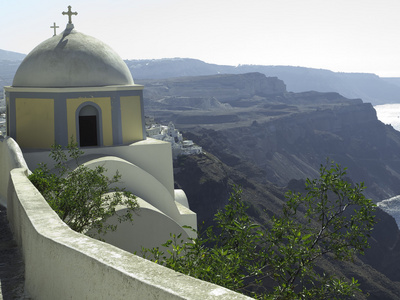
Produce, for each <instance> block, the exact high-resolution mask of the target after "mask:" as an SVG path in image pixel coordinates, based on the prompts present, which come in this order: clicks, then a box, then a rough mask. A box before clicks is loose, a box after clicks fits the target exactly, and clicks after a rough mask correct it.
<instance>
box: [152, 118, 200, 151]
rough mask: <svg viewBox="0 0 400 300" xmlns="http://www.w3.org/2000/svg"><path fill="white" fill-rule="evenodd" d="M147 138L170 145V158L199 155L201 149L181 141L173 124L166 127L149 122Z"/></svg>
mask: <svg viewBox="0 0 400 300" xmlns="http://www.w3.org/2000/svg"><path fill="white" fill-rule="evenodd" d="M146 134H147V136H148V137H151V138H153V139H157V140H160V141H165V142H169V143H171V148H172V156H173V157H174V158H177V157H178V156H179V155H193V154H201V153H202V148H201V147H200V146H197V145H195V144H194V143H193V141H191V140H183V137H182V134H181V133H180V132H179V131H178V130H177V129H176V128H175V125H174V123H172V122H169V124H168V126H165V125H161V124H154V123H152V124H151V122H149V123H148V124H147V126H146Z"/></svg>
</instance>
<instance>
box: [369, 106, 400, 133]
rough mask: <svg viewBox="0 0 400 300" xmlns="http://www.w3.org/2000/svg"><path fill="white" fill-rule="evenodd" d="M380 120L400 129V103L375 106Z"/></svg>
mask: <svg viewBox="0 0 400 300" xmlns="http://www.w3.org/2000/svg"><path fill="white" fill-rule="evenodd" d="M374 108H375V110H376V115H377V117H378V120H379V121H381V122H382V123H385V124H389V125H392V126H393V128H394V129H396V130H397V131H400V103H396V104H383V105H377V106H374Z"/></svg>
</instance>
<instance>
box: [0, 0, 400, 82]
mask: <svg viewBox="0 0 400 300" xmlns="http://www.w3.org/2000/svg"><path fill="white" fill-rule="evenodd" d="M68 5H71V6H72V11H77V12H78V15H77V16H73V23H74V25H75V29H76V30H78V31H80V32H83V33H85V34H88V35H91V36H93V37H96V38H98V39H100V40H102V41H103V42H105V43H107V44H109V45H110V46H111V47H112V48H113V49H114V50H116V51H117V52H118V53H119V54H120V55H121V57H122V58H124V59H144V58H170V57H185V58H196V59H200V60H203V61H206V62H209V63H217V64H227V65H238V64H261V65H290V66H303V67H312V68H322V69H329V70H332V71H337V72H366V73H375V74H377V75H379V76H382V77H388V76H396V77H400V37H399V30H400V0H240V1H239V0H238V1H236V0H201V1H200V0H185V1H183V0H79V1H78V0H69V1H63V0H57V1H55V0H0V49H3V50H10V51H15V52H21V53H28V52H29V51H30V50H32V49H33V48H34V47H35V46H36V45H37V44H39V43H40V42H42V41H43V40H45V39H47V38H50V37H51V36H52V35H53V29H51V28H50V26H51V25H53V22H56V23H57V25H59V26H60V28H59V29H58V33H60V32H61V31H62V30H64V29H65V25H66V23H67V21H68V17H67V16H63V15H62V14H61V12H62V11H66V10H67V6H68Z"/></svg>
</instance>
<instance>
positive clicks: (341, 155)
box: [187, 103, 400, 201]
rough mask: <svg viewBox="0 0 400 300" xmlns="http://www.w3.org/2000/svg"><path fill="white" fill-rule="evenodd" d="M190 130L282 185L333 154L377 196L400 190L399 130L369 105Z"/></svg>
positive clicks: (236, 163)
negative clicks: (245, 124)
mask: <svg viewBox="0 0 400 300" xmlns="http://www.w3.org/2000/svg"><path fill="white" fill-rule="evenodd" d="M187 134H189V135H188V138H191V139H194V140H195V141H196V142H197V143H199V145H201V146H202V147H203V148H204V149H206V150H207V149H210V151H211V152H212V153H214V154H215V155H217V156H218V157H219V158H220V159H221V160H222V161H224V162H226V163H227V164H228V165H230V166H232V167H235V168H238V169H239V170H240V169H241V165H240V164H241V162H242V160H246V161H249V162H252V163H253V164H254V165H255V166H257V167H258V168H259V169H260V170H261V171H262V172H263V174H264V176H263V178H262V179H263V180H267V181H269V182H272V183H274V184H277V185H279V186H285V185H287V183H288V182H289V181H290V180H291V179H301V178H303V179H304V178H307V177H310V178H312V177H315V176H316V175H317V174H318V169H319V166H320V164H321V163H324V162H325V161H326V159H327V158H330V159H332V160H334V161H335V162H337V163H340V164H341V165H342V166H345V167H348V169H349V176H350V177H351V178H352V179H353V180H354V181H357V182H361V181H363V182H365V184H366V185H367V187H368V189H367V195H368V196H370V197H372V198H373V199H374V200H375V201H379V200H382V199H385V198H387V197H390V196H393V195H396V194H400V152H399V151H398V150H399V148H400V133H399V132H397V131H395V130H394V129H393V128H391V127H390V126H386V125H384V124H383V123H381V122H380V121H378V120H377V118H376V112H375V110H374V109H373V107H372V106H371V105H370V104H363V103H360V104H354V105H345V106H338V107H334V108H329V109H315V110H314V111H310V112H305V113H296V114H290V115H288V116H284V117H281V118H278V119H274V120H270V121H266V122H259V121H255V122H253V123H252V125H251V126H244V127H235V128H231V129H225V130H218V131H214V130H213V129H205V128H195V129H190V130H187ZM234 157H237V158H239V157H240V158H241V159H240V160H235V159H233V158H234ZM249 176H251V174H249ZM257 178H258V180H260V179H261V178H260V177H259V176H257Z"/></svg>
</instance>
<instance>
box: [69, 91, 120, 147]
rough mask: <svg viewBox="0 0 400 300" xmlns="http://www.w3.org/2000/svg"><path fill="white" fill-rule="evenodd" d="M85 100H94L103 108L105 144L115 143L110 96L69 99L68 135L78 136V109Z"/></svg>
mask: <svg viewBox="0 0 400 300" xmlns="http://www.w3.org/2000/svg"><path fill="white" fill-rule="evenodd" d="M85 102H93V103H95V104H97V105H98V106H99V107H100V109H101V116H102V120H101V121H102V127H103V132H102V134H103V145H104V146H112V145H113V134H112V119H111V99H110V97H99V98H71V99H67V120H68V121H67V122H68V136H69V137H71V136H73V137H76V132H77V129H76V119H75V118H76V110H77V109H78V107H79V106H80V105H81V104H82V103H85Z"/></svg>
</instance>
